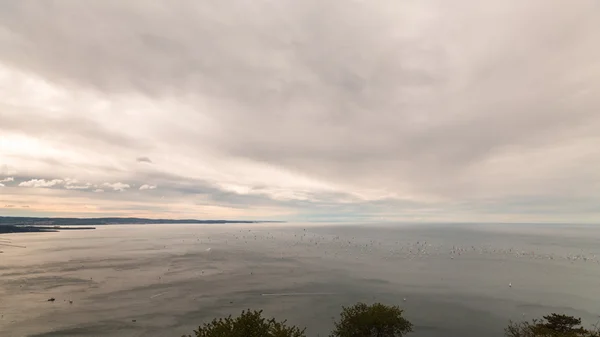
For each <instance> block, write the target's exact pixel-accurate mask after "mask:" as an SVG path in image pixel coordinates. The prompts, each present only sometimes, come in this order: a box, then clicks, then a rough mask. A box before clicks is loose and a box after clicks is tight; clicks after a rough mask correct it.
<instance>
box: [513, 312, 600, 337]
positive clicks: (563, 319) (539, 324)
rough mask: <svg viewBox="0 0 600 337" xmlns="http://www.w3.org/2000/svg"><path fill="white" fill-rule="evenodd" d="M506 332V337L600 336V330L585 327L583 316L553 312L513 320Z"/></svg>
mask: <svg viewBox="0 0 600 337" xmlns="http://www.w3.org/2000/svg"><path fill="white" fill-rule="evenodd" d="M504 334H505V336H506V337H600V330H599V329H597V328H596V329H592V330H588V329H585V328H583V327H582V326H581V318H576V317H573V316H567V315H560V314H551V315H547V316H544V317H543V319H534V320H532V321H531V322H518V323H515V322H511V323H510V324H509V325H508V327H507V328H506V329H505V330H504Z"/></svg>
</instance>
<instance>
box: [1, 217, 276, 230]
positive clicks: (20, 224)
mask: <svg viewBox="0 0 600 337" xmlns="http://www.w3.org/2000/svg"><path fill="white" fill-rule="evenodd" d="M253 223H283V221H249V220H197V219H146V218H37V217H7V216H0V234H2V233H19V232H55V231H60V230H78V229H95V228H94V227H89V226H96V225H100V226H101V225H151V224H253ZM70 226H77V227H70Z"/></svg>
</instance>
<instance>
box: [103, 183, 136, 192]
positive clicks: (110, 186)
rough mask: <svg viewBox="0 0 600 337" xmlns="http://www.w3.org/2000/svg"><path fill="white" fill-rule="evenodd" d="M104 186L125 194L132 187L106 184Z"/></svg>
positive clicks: (120, 184) (121, 184)
mask: <svg viewBox="0 0 600 337" xmlns="http://www.w3.org/2000/svg"><path fill="white" fill-rule="evenodd" d="M103 186H106V187H108V188H112V189H113V190H114V191H119V192H123V191H125V190H126V189H129V188H130V187H131V186H129V184H123V183H104V185H103Z"/></svg>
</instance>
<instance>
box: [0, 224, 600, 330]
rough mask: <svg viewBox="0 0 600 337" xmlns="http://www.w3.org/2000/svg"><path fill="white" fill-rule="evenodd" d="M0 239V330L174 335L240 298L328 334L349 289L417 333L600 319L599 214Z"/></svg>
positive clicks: (234, 307) (123, 230) (174, 228)
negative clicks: (593, 218)
mask: <svg viewBox="0 0 600 337" xmlns="http://www.w3.org/2000/svg"><path fill="white" fill-rule="evenodd" d="M0 239H2V241H0V243H7V242H10V244H11V245H12V246H6V245H5V246H0V250H2V251H4V253H2V254H0V315H1V318H0V336H146V337H147V336H181V335H182V334H184V333H191V332H192V330H193V329H194V328H196V327H197V326H198V325H199V324H201V323H202V322H206V321H208V320H210V319H212V318H213V317H220V316H226V315H229V314H233V315H236V314H239V313H240V312H241V311H242V310H243V309H246V308H252V309H263V310H264V312H265V314H266V315H268V316H275V317H276V318H279V319H287V320H288V321H289V322H290V323H292V324H297V325H301V326H306V327H307V333H308V336H327V335H328V333H329V331H330V330H331V328H332V326H333V319H334V318H335V317H336V316H337V315H338V314H339V312H340V309H341V307H342V306H347V305H351V304H353V303H355V302H357V301H363V302H367V303H372V302H382V303H386V304H397V305H399V306H401V307H402V308H403V309H404V310H405V315H406V317H407V318H408V319H409V320H410V321H412V322H413V324H414V325H415V332H414V333H413V334H411V336H415V337H419V336H420V337H430V336H431V337H433V336H436V337H437V336H440V337H442V336H443V337H452V336H457V337H458V336H460V337H471V336H473V337H475V336H477V337H480V336H486V337H488V336H489V337H494V336H502V335H503V328H504V327H505V326H506V325H507V324H508V322H509V320H523V319H532V318H535V317H540V316H541V315H544V314H548V313H551V312H561V313H567V314H572V315H576V316H578V317H581V318H583V320H584V322H585V323H586V324H590V325H591V324H593V323H595V322H597V321H598V320H599V319H600V317H599V316H598V315H600V226H583V225H542V224H538V225H533V224H528V225H500V224H496V225H491V224H482V225H475V224H468V225H467V224H419V225H411V224H395V225H391V224H388V225H382V224H363V225H314V224H313V225H308V224H304V225H303V224H277V225H274V224H269V225H200V224H199V225H136V226H102V227H99V228H98V229H96V230H94V231H65V232H59V233H20V234H9V235H3V236H0ZM16 246H24V247H25V248H20V247H16ZM49 298H55V301H54V302H48V301H47V300H48V299H49ZM70 301H72V303H71V302H70Z"/></svg>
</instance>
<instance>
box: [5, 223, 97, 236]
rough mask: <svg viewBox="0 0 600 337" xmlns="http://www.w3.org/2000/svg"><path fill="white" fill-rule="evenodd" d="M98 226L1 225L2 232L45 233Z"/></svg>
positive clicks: (89, 228)
mask: <svg viewBox="0 0 600 337" xmlns="http://www.w3.org/2000/svg"><path fill="white" fill-rule="evenodd" d="M92 229H96V227H61V226H29V225H0V234H9V233H45V232H60V231H62V230H92Z"/></svg>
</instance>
